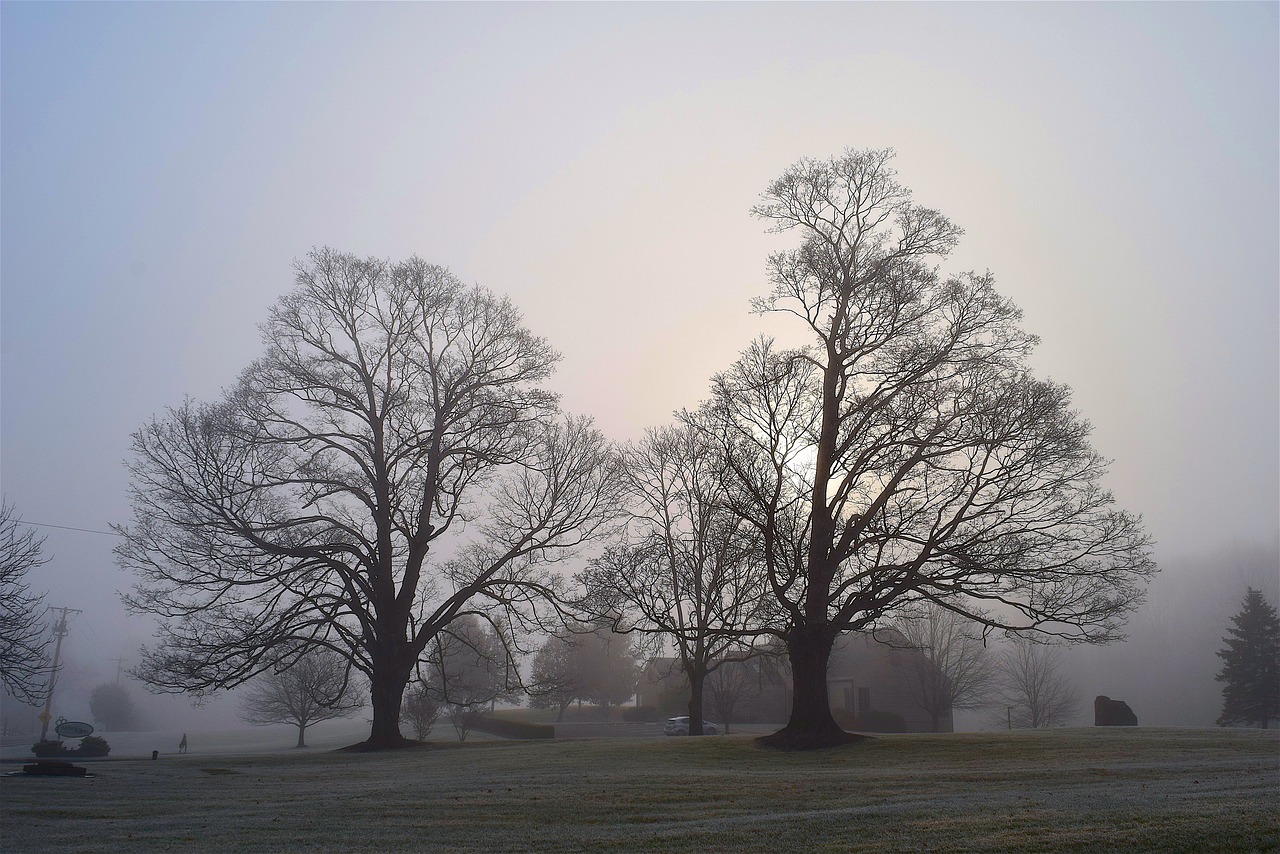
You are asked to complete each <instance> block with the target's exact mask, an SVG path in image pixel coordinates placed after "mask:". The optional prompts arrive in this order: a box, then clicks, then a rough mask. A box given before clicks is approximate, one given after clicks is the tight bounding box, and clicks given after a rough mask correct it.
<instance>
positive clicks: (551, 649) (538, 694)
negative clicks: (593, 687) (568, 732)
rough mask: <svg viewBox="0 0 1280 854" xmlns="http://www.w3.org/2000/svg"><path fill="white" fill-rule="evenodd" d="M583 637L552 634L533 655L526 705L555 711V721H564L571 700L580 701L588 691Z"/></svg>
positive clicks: (588, 679) (588, 675)
mask: <svg viewBox="0 0 1280 854" xmlns="http://www.w3.org/2000/svg"><path fill="white" fill-rule="evenodd" d="M583 638H584V636H583V635H573V634H568V633H565V634H553V635H551V636H550V637H548V638H547V639H546V641H545V642H544V643H543V644H542V646H541V647H539V648H538V651H537V653H536V654H535V655H534V656H533V668H532V672H531V673H530V680H529V685H528V686H527V691H528V694H529V706H530V707H531V708H534V709H555V710H556V721H557V722H559V721H562V720H564V713H565V710H566V709H567V708H569V705H570V704H571V703H573V701H575V700H580V699H582V698H583V697H584V696H585V695H586V693H587V691H588V683H589V682H590V679H591V676H590V674H589V673H587V672H586V671H585V669H584V655H583V647H582V644H581V643H579V641H580V640H581V639H583Z"/></svg>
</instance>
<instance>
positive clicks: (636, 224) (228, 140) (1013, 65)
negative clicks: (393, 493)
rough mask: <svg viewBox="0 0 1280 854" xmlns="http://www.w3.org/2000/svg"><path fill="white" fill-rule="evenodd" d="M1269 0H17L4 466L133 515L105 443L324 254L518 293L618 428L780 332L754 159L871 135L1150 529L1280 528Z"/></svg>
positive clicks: (1162, 544) (115, 637) (117, 515)
mask: <svg viewBox="0 0 1280 854" xmlns="http://www.w3.org/2000/svg"><path fill="white" fill-rule="evenodd" d="M1278 8H1280V7H1277V5H1276V4H1275V3H1212V4H1196V3H1177V4H1165V3H1136V4H1123V5H1109V4H1098V3H1091V4H1064V5H1058V4H1047V3H1028V4H992V5H985V4H982V5H969V4H962V3H948V4H941V5H933V4H911V3H892V4H875V5H871V4H859V3H851V4H837V3H825V4H816V5H810V4H801V3H795V4H792V3H786V4H763V3H762V4H748V5H740V4H733V3H717V4H708V5H702V4H689V5H684V4H668V3H654V4H640V5H629V4H613V3H608V4H604V3H602V4H567V5H558V4H555V5H553V4H538V3H524V4H516V5H506V4H500V3H492V4H458V5H453V4H425V3H424V4H408V3H397V4H387V5H380V4H372V3H370V4H304V3H281V4H268V3H253V4H246V3H240V4H221V3H212V4H194V3H181V4H178V3H172V4H167V3H131V4H117V3H93V4H78V3H14V2H9V3H5V4H3V6H0V19H2V20H0V39H2V44H0V63H2V67H0V86H2V87H3V88H2V96H3V103H2V105H0V106H2V114H3V115H2V121H3V124H2V125H0V134H2V137H0V157H2V161H0V178H2V181H3V183H2V185H0V188H2V194H3V197H2V200H0V201H2V204H0V217H2V219H0V228H2V233H0V244H2V252H0V284H2V287H3V290H2V293H0V298H2V301H0V321H2V348H3V349H2V362H0V371H2V377H0V379H2V382H3V385H2V392H3V395H2V398H0V443H2V444H0V465H2V469H0V477H2V483H3V491H4V493H5V495H6V497H7V499H8V500H9V501H10V502H12V503H14V504H16V505H17V507H18V509H19V511H20V512H21V514H22V515H23V516H24V517H25V518H26V519H28V520H30V521H33V522H41V523H46V524H50V525H65V526H71V527H78V528H87V529H94V530H106V528H107V526H108V524H109V523H113V522H117V523H119V522H125V521H127V519H128V515H129V513H128V506H127V502H126V500H125V486H126V482H125V472H124V468H123V466H122V461H123V459H124V458H125V457H126V455H127V453H128V444H129V436H130V433H131V432H132V431H133V430H135V429H137V428H138V427H139V426H141V424H142V423H143V422H144V421H145V420H146V419H147V418H148V417H149V416H150V415H151V414H153V413H157V412H160V411H162V410H163V409H164V407H166V406H171V405H174V404H177V403H180V402H181V400H182V399H183V396H184V395H190V396H192V397H195V398H197V399H210V398H213V397H215V396H217V395H218V393H219V390H220V389H221V388H223V387H224V386H226V385H228V384H230V383H231V382H232V381H233V380H234V379H235V377H236V375H237V373H238V372H239V371H240V369H241V368H243V367H244V366H245V365H246V364H247V363H248V362H249V361H250V360H251V359H253V358H254V357H255V356H256V355H257V353H258V350H259V347H260V345H259V341H258V332H257V324H258V323H259V322H261V321H262V320H263V319H265V316H266V312H267V309H268V307H269V306H270V305H271V304H272V303H273V302H274V301H275V300H276V299H277V298H278V297H279V296H280V295H281V294H282V293H284V292H286V291H287V290H289V289H290V288H291V287H292V284H293V282H292V273H291V264H292V262H293V260H294V259H295V258H298V257H300V256H302V255H304V254H305V253H306V252H307V251H308V250H309V249H310V248H312V247H313V246H320V245H331V246H334V247H336V248H339V249H342V250H345V251H350V252H354V253H357V254H361V255H374V256H378V257H383V258H390V259H393V260H399V259H403V258H405V257H408V256H409V255H412V254H417V255H420V256H421V257H423V258H424V259H426V260H428V261H430V262H432V263H438V264H443V265H446V266H449V267H450V268H451V269H452V270H453V271H454V272H455V273H456V274H457V275H458V276H460V277H461V278H462V279H464V280H466V281H472V282H478V283H481V284H483V285H486V286H488V287H490V288H492V289H494V290H496V291H499V292H502V293H506V294H509V295H510V296H511V297H512V298H513V300H514V301H515V302H516V303H517V305H519V306H520V307H521V308H522V309H523V311H524V313H525V316H526V320H527V322H528V324H529V325H530V326H531V328H533V329H534V331H536V332H538V333H539V334H542V335H545V336H546V337H547V338H549V339H550V341H551V343H552V344H553V345H554V346H555V347H556V348H557V349H559V350H560V351H561V352H562V353H563V354H564V361H563V363H562V366H561V369H560V371H559V373H558V374H557V376H556V379H555V382H554V385H555V388H556V389H557V390H559V391H561V392H562V393H563V399H564V404H565V406H566V408H567V409H569V410H571V411H575V412H582V413H588V414H591V415H593V416H594V417H595V418H596V419H597V422H598V423H599V425H600V426H601V427H602V428H603V429H604V430H605V431H606V433H607V434H609V435H610V436H611V437H613V438H616V439H619V440H625V439H631V438H635V437H637V436H638V435H640V433H641V432H642V431H643V430H644V429H645V428H646V427H649V426H654V425H658V424H661V423H664V422H666V421H668V420H669V418H670V414H671V412H672V411H673V410H675V409H678V408H680V407H685V406H694V405H696V404H697V403H698V401H699V400H701V399H702V398H703V397H704V396H705V392H706V389H707V383H708V379H709V377H710V376H711V375H712V374H713V373H714V372H716V371H717V370H720V369H722V368H724V367H726V366H727V365H728V364H729V363H730V362H731V361H732V360H733V358H734V357H735V355H736V354H737V353H738V351H739V350H741V349H742V348H743V347H744V346H745V345H746V344H747V343H748V342H749V341H750V339H751V338H752V337H753V336H755V335H757V334H759V333H760V332H772V333H776V334H782V335H785V334H786V326H785V324H784V323H783V322H782V321H780V320H777V319H772V318H760V317H756V316H753V315H751V314H750V313H749V310H748V301H749V299H750V298H751V297H752V296H754V295H757V294H762V293H765V292H766V291H767V284H766V282H765V275H764V271H765V267H764V261H765V258H766V255H767V253H768V252H769V251H771V250H772V249H776V248H780V247H782V246H784V245H787V243H788V240H789V239H790V238H788V237H786V236H777V235H770V234H766V233H765V232H764V230H763V227H762V224H761V223H760V222H758V221H756V220H753V219H752V218H751V216H750V215H749V209H750V207H751V205H752V204H753V203H755V201H756V200H757V198H758V196H759V194H760V193H761V191H762V190H763V189H764V188H765V186H766V184H767V183H768V182H769V181H770V180H771V179H773V178H774V177H776V176H777V175H778V174H780V173H781V172H782V170H783V169H784V168H785V167H786V166H787V165H789V164H790V163H792V162H793V161H795V160H796V159H798V158H800V157H802V156H815V157H827V156H829V155H832V154H836V153H839V152H840V151H841V150H843V149H844V148H845V147H856V148H865V147H893V148H895V149H896V150H897V152H898V158H897V161H896V166H897V169H898V171H899V176H900V178H901V180H902V181H903V182H904V183H905V184H906V185H907V186H909V187H911V188H912V189H913V190H914V193H915V197H916V199H917V200H918V201H920V202H921V203H923V204H926V205H929V206H932V207H936V208H938V209H940V210H941V211H943V212H944V213H945V214H946V215H948V216H949V217H950V218H951V219H952V220H954V221H955V222H957V223H958V224H959V225H961V226H962V227H963V228H964V229H965V231H966V235H965V238H964V240H963V242H962V244H961V246H960V248H959V250H958V251H957V252H956V253H955V254H954V255H953V257H952V259H951V260H950V261H949V262H948V264H947V269H948V270H951V271H959V270H967V269H976V270H979V271H982V270H990V271H991V272H992V273H993V274H994V275H995V277H996V280H997V282H998V283H999V285H1000V288H1001V289H1002V291H1003V292H1004V293H1006V294H1008V295H1010V296H1011V297H1013V298H1014V299H1015V300H1016V302H1017V303H1018V304H1019V305H1021V306H1022V307H1023V309H1024V310H1025V312H1026V318H1025V324H1026V326H1027V327H1028V328H1029V329H1030V330H1031V331H1033V332H1035V333H1037V334H1039V335H1040V336H1041V338H1042V339H1043V343H1042V345H1041V347H1040V349H1039V351H1038V353H1037V356H1036V358H1035V361H1034V364H1035V366H1036V368H1037V370H1038V371H1039V372H1040V373H1041V374H1042V375H1046V376H1050V377H1052V378H1054V379H1055V380H1059V381H1062V382H1066V383H1068V384H1069V385H1071V386H1072V387H1073V388H1074V389H1075V394H1076V403H1077V406H1078V408H1079V409H1080V411H1081V412H1082V413H1084V415H1085V416H1086V417H1088V418H1089V419H1090V420H1091V421H1092V423H1093V424H1094V426H1095V433H1094V438H1095V444H1096V446H1097V447H1098V448H1099V450H1100V451H1101V452H1102V453H1103V454H1104V455H1106V456H1107V457H1109V458H1111V459H1113V460H1114V461H1115V462H1114V464H1113V466H1112V469H1111V474H1110V476H1109V478H1108V481H1107V483H1108V485H1109V486H1110V487H1111V488H1112V489H1113V490H1114V492H1115V494H1116V496H1117V498H1118V500H1119V502H1120V504H1121V505H1122V506H1123V507H1125V508H1126V509H1129V510H1132V511H1134V512H1137V513H1141V514H1143V516H1144V517H1145V519H1146V521H1147V524H1148V527H1149V530H1150V531H1151V533H1152V534H1153V535H1154V536H1155V538H1156V539H1157V541H1158V549H1157V556H1158V557H1159V558H1160V559H1161V560H1162V561H1168V560H1180V559H1185V557H1186V556H1187V555H1212V554H1213V553H1214V552H1215V550H1217V549H1221V548H1226V547H1227V546H1228V545H1231V544H1239V543H1262V544H1264V545H1266V544H1270V543H1274V542H1275V541H1276V537H1277V528H1278V524H1280V523H1278V521H1277V520H1278V517H1280V506H1278V493H1280V488H1278V481H1280V423H1278V422H1280V367H1278V366H1280V355H1278V354H1280V344H1278V341H1277V329H1278V326H1280V323H1278V319H1277V317H1278V308H1277V303H1278V296H1277V294H1278V281H1280V269H1278V260H1277V259H1278V256H1280V248H1278V245H1277V241H1278V238H1277V235H1278V234H1280V220H1278V211H1280V198H1278V186H1280V179H1278V177H1277V164H1278V162H1280V150H1278V143H1277V139H1278V136H1280V131H1278V118H1277V104H1278V103H1280V93H1278V92H1277V77H1278V74H1277V69H1278V66H1280V61H1278V58H1277V31H1278V21H1277V9H1278ZM41 530H42V531H43V532H44V533H47V534H48V549H49V552H50V553H51V554H52V555H53V560H52V561H51V562H50V564H49V565H48V566H47V567H44V568H43V569H42V570H40V571H39V573H38V574H36V575H35V576H34V578H33V581H34V584H35V586H36V587H37V588H38V589H42V590H44V589H47V590H49V591H50V599H49V604H53V605H68V606H71V607H75V608H81V609H84V610H85V611H86V614H84V615H82V617H81V618H79V620H78V621H77V623H76V624H75V626H74V627H73V638H74V641H75V643H76V644H80V643H83V644H84V646H81V647H80V649H81V652H82V654H83V655H87V656H88V655H93V656H97V657H98V658H99V659H100V660H101V661H103V662H105V661H106V660H107V659H108V658H109V657H114V656H128V655H129V654H130V650H131V649H134V648H136V646H137V645H138V643H139V642H141V641H142V640H143V639H144V638H145V637H146V635H147V634H149V628H147V627H146V626H145V625H143V624H141V623H140V622H136V621H135V622H133V623H128V624H126V623H124V622H123V621H122V619H121V615H122V614H123V611H122V609H121V608H120V606H119V604H118V602H116V601H115V599H114V591H115V590H117V589H122V588H125V587H127V586H128V585H129V584H130V579H129V578H128V577H127V576H125V575H123V574H122V573H120V572H119V570H117V569H116V568H115V566H114V563H113V561H112V557H111V553H110V549H111V547H112V545H113V544H114V541H113V539H112V538H111V537H107V536H101V535H96V534H89V533H77V532H72V531H64V530H59V529H56V528H43V529H41ZM1230 598H1231V599H1233V600H1235V601H1238V597H1237V596H1236V595H1235V594H1234V593H1233V594H1232V595H1231V597H1230ZM73 646H74V644H73ZM85 646H88V647H90V648H91V649H92V654H90V653H89V652H87V651H86V650H85ZM111 669H112V673H114V665H112V666H111Z"/></svg>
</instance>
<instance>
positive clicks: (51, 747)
mask: <svg viewBox="0 0 1280 854" xmlns="http://www.w3.org/2000/svg"><path fill="white" fill-rule="evenodd" d="M31 752H32V753H34V754H35V755H36V756H65V755H66V753H67V751H66V750H64V749H63V747H62V742H61V741H37V742H36V743H35V744H33V745H31Z"/></svg>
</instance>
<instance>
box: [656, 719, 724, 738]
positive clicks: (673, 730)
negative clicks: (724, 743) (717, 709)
mask: <svg viewBox="0 0 1280 854" xmlns="http://www.w3.org/2000/svg"><path fill="white" fill-rule="evenodd" d="M663 732H665V733H666V734H667V735H688V734H689V716H688V715H681V716H680V717H678V718H667V725H666V727H665V728H664V729H663ZM719 733H720V730H718V729H716V725H715V724H713V723H712V722H711V721H703V722H702V734H703V735H719Z"/></svg>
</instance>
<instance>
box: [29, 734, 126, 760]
mask: <svg viewBox="0 0 1280 854" xmlns="http://www.w3.org/2000/svg"><path fill="white" fill-rule="evenodd" d="M31 752H32V753H34V754H35V755H36V756H40V757H49V756H69V757H72V758H75V757H77V756H106V755H107V754H108V753H110V752H111V747H110V746H109V745H108V744H107V740H106V739H105V738H98V737H97V736H96V735H86V736H85V737H84V738H82V739H80V746H79V747H77V748H74V749H73V748H70V747H67V746H66V745H64V744H63V743H62V742H61V741H37V742H36V743H35V744H33V745H31Z"/></svg>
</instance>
